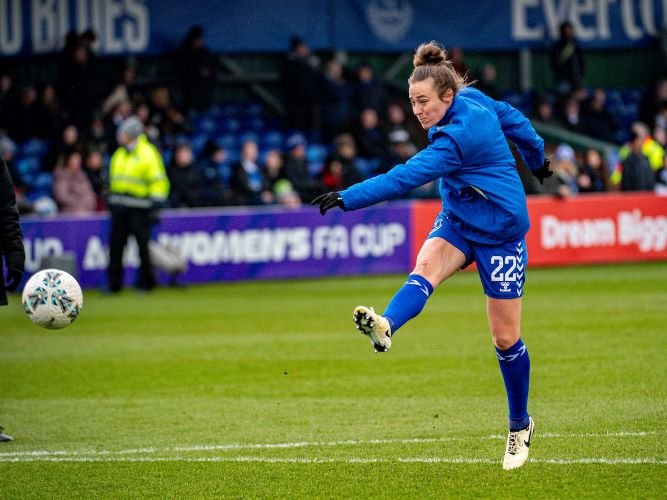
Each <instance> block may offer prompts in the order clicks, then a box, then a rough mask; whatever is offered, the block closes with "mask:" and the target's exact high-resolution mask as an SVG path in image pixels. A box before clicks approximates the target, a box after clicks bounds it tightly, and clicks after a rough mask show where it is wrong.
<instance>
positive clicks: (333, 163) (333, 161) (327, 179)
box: [322, 154, 348, 191]
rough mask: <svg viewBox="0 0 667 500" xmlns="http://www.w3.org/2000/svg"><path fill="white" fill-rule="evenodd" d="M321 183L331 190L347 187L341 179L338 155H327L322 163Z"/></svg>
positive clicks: (340, 165) (341, 164) (341, 166)
mask: <svg viewBox="0 0 667 500" xmlns="http://www.w3.org/2000/svg"><path fill="white" fill-rule="evenodd" d="M322 184H324V186H325V187H326V188H327V189H329V190H331V191H341V190H343V189H345V188H346V187H348V186H345V183H344V181H343V163H342V162H341V161H340V158H338V155H335V154H334V155H329V157H328V158H327V161H326V162H325V163H324V168H323V169H322Z"/></svg>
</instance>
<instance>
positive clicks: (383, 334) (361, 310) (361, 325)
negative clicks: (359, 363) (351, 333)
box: [352, 306, 391, 352]
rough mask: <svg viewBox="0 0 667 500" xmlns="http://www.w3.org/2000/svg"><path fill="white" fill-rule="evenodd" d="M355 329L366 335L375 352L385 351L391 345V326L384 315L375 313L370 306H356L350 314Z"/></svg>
mask: <svg viewBox="0 0 667 500" xmlns="http://www.w3.org/2000/svg"><path fill="white" fill-rule="evenodd" d="M352 319H353V320H354V324H355V325H356V326H357V330H359V331H360V332H361V333H363V334H364V335H366V336H367V337H368V338H369V339H370V341H371V344H373V348H374V349H375V352H387V351H388V350H389V348H390V347H391V328H390V326H389V321H387V319H386V318H385V317H384V316H380V315H379V314H377V313H376V312H375V311H374V310H373V308H372V307H364V306H358V307H357V308H356V309H355V310H354V314H353V315H352Z"/></svg>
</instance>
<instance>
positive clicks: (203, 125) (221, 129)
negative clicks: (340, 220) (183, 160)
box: [14, 88, 645, 200]
mask: <svg viewBox="0 0 667 500" xmlns="http://www.w3.org/2000/svg"><path fill="white" fill-rule="evenodd" d="M606 92H607V109H608V110H609V111H610V112H611V113H612V114H614V116H616V117H617V118H618V121H619V122H620V124H621V126H622V134H620V135H619V141H624V140H626V139H627V134H628V130H629V127H630V124H631V123H632V122H633V121H635V120H636V119H637V116H638V113H639V105H640V101H641V99H642V96H643V93H644V92H645V90H644V89H642V88H625V89H606ZM552 97H554V96H552ZM536 98H537V93H536V92H534V91H528V92H506V93H505V94H504V95H503V99H504V100H505V101H506V102H508V103H510V104H511V105H512V106H514V107H516V108H517V109H519V110H520V111H521V112H522V113H524V114H526V115H530V114H531V112H532V110H533V107H534V104H535V100H536ZM188 118H189V120H190V127H189V133H187V134H184V135H182V136H179V137H178V138H177V140H176V142H180V141H187V142H189V143H190V144H191V146H192V150H193V153H194V154H195V155H196V156H199V155H201V154H202V152H203V150H204V147H205V145H206V143H207V142H208V141H209V140H213V141H215V142H216V143H217V144H218V145H220V146H221V147H222V148H224V149H225V150H226V152H227V160H226V163H225V164H224V166H222V167H221V170H220V174H221V177H222V179H223V180H228V179H229V176H230V166H231V164H232V163H233V162H235V161H237V160H238V158H239V152H240V148H241V146H242V144H243V142H244V141H245V140H249V139H251V140H254V141H256V142H257V144H258V146H259V150H260V160H263V159H264V158H265V156H266V154H267V153H268V151H270V150H272V149H281V150H284V145H285V140H286V138H287V137H289V135H290V133H291V132H293V131H290V130H285V129H283V128H281V125H280V120H279V118H278V117H276V116H274V115H272V114H270V113H268V112H267V110H266V109H265V108H264V106H263V105H262V104H261V103H259V102H245V103H238V102H223V103H220V104H216V105H213V106H211V107H210V108H208V109H206V110H204V111H199V112H194V111H191V112H189V113H188ZM306 136H307V138H308V141H309V143H308V146H307V150H306V154H307V159H308V162H309V169H310V174H311V175H312V176H318V175H319V174H320V172H321V170H322V168H323V166H324V163H325V161H326V157H327V155H328V154H329V153H330V152H331V151H332V145H331V144H326V143H323V142H321V140H319V136H318V135H317V134H315V133H310V134H306ZM162 146H163V147H162V150H163V151H162V152H163V157H164V161H165V164H168V163H169V162H170V160H171V158H172V156H173V151H172V145H171V141H169V142H165V144H163V145H162ZM50 147H51V144H50V142H49V141H44V140H40V139H30V140H27V141H25V142H23V143H20V144H18V145H17V150H16V154H15V159H14V161H15V164H16V167H17V170H18V172H19V174H20V175H21V177H22V180H23V181H24V182H25V183H26V184H27V185H28V186H30V187H29V190H28V192H27V193H26V195H27V196H28V198H29V199H32V200H34V199H36V198H39V197H41V196H44V195H50V193H51V187H52V179H51V174H50V173H48V172H45V171H44V169H43V162H44V158H45V157H46V155H47V154H48V152H49V150H50ZM105 160H106V161H107V162H108V155H107V157H106V158H105ZM358 166H359V168H360V170H361V172H362V174H363V175H364V177H370V176H373V175H375V173H376V172H377V168H378V166H379V162H378V160H375V159H370V160H367V159H359V160H358Z"/></svg>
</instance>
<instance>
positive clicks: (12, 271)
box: [0, 252, 25, 292]
mask: <svg viewBox="0 0 667 500" xmlns="http://www.w3.org/2000/svg"><path fill="white" fill-rule="evenodd" d="M5 264H6V266H7V278H6V279H5V290H7V291H8V292H13V291H14V290H16V289H17V288H18V286H19V283H20V282H21V278H22V277H23V266H24V265H25V257H24V256H23V254H22V253H18V252H11V253H8V254H7V255H5ZM0 266H2V259H0ZM0 271H2V268H0Z"/></svg>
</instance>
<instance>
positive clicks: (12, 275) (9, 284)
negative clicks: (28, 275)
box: [5, 267, 23, 292]
mask: <svg viewBox="0 0 667 500" xmlns="http://www.w3.org/2000/svg"><path fill="white" fill-rule="evenodd" d="M22 276H23V270H22V269H17V268H11V267H10V268H9V269H7V279H6V283H5V290H7V291H8V292H13V291H14V290H16V289H17V288H18V286H19V283H20V282H21V277H22Z"/></svg>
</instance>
